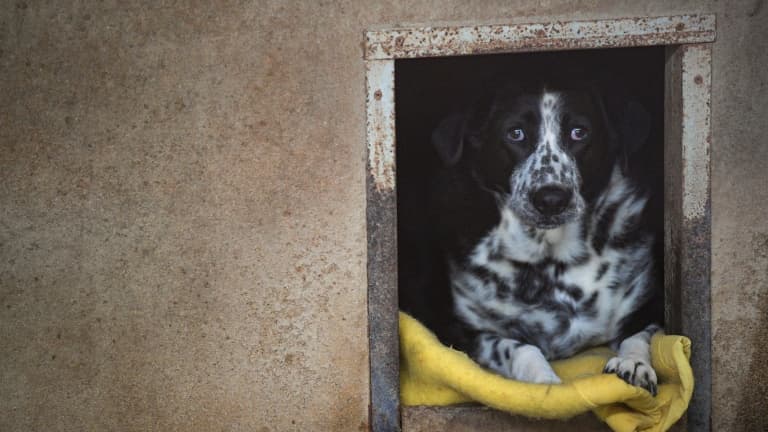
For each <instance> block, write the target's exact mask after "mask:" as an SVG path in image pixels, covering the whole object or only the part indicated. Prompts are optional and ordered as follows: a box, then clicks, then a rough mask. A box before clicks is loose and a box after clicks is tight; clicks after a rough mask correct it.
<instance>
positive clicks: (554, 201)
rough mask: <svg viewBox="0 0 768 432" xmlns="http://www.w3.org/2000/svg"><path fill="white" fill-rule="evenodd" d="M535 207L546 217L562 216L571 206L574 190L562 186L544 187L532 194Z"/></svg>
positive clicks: (531, 198)
mask: <svg viewBox="0 0 768 432" xmlns="http://www.w3.org/2000/svg"><path fill="white" fill-rule="evenodd" d="M529 199H530V201H531V203H532V204H533V207H534V208H535V209H536V210H537V211H538V212H539V213H541V214H542V215H543V216H545V217H553V216H557V215H560V214H561V213H563V212H564V211H565V210H566V209H568V208H569V207H570V205H571V201H572V199H573V190H572V189H570V188H565V187H562V186H557V185H552V186H542V187H540V188H538V189H536V190H534V191H532V192H531V193H530V197H529Z"/></svg>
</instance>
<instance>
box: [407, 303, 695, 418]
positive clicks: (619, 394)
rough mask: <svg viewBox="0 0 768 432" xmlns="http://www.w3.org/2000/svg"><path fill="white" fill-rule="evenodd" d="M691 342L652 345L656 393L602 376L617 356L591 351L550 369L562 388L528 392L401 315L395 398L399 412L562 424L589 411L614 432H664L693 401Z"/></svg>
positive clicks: (664, 339) (658, 340) (665, 339)
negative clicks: (455, 407) (500, 415)
mask: <svg viewBox="0 0 768 432" xmlns="http://www.w3.org/2000/svg"><path fill="white" fill-rule="evenodd" d="M690 346H691V342H690V340H689V339H687V338H685V337H683V336H668V335H663V334H657V335H655V336H654V337H653V338H652V340H651V357H652V362H653V367H654V369H655V370H656V374H657V375H658V377H659V393H658V395H657V396H656V397H655V398H654V397H653V396H651V394H650V393H648V392H647V391H645V390H643V389H641V388H638V387H635V386H632V385H629V384H627V383H625V382H624V381H622V380H621V379H620V378H619V377H617V376H615V375H611V374H603V373H602V370H603V367H604V366H605V363H606V362H607V361H608V359H609V358H611V357H612V356H613V355H614V353H613V352H612V351H611V350H609V349H607V348H594V349H591V350H588V351H586V352H584V353H581V354H579V355H577V356H575V357H573V358H570V359H567V360H560V361H556V362H553V363H552V367H553V368H554V370H555V372H557V375H558V376H559V377H560V379H561V380H562V381H563V384H558V385H548V384H532V383H525V382H521V381H514V380H510V379H507V378H504V377H502V376H500V375H497V374H495V373H492V372H489V371H487V370H485V369H483V368H482V367H480V366H479V365H477V363H475V362H474V361H472V360H471V359H470V358H469V357H468V356H467V355H466V354H464V353H463V352H461V351H457V350H454V349H452V348H448V347H446V346H444V345H442V344H441V343H440V342H439V341H438V339H437V338H436V337H435V335H434V334H432V333H431V332H430V331H429V330H428V329H427V328H426V327H424V326H423V325H422V324H421V323H419V322H418V321H416V320H415V319H413V318H412V317H410V316H409V315H407V314H405V313H403V312H401V313H400V357H401V358H400V396H401V401H402V403H403V404H404V405H451V404H457V403H464V402H472V401H475V402H480V403H483V404H485V405H488V406H490V407H493V408H496V409H499V410H503V411H507V412H510V413H513V414H519V415H524V416H528V417H535V418H547V419H567V418H569V417H573V416H575V415H578V414H581V413H584V412H586V411H587V410H592V411H593V412H594V413H595V414H596V415H597V416H598V417H599V418H600V419H601V420H603V421H604V422H605V423H607V424H608V425H609V426H610V427H611V428H612V429H613V430H614V431H617V432H630V431H666V430H667V429H669V428H670V427H671V426H672V425H673V424H674V423H675V422H676V421H677V420H678V419H679V418H680V417H681V416H682V415H683V413H684V412H685V410H686V409H687V408H688V402H689V401H690V400H691V394H692V393H693V372H692V370H691V366H690V363H689V358H690Z"/></svg>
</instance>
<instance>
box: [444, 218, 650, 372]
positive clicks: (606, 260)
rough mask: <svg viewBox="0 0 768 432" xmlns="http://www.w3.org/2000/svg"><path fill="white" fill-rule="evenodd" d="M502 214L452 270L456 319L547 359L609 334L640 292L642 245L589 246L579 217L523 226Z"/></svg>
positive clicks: (610, 336) (644, 246) (643, 260)
mask: <svg viewBox="0 0 768 432" xmlns="http://www.w3.org/2000/svg"><path fill="white" fill-rule="evenodd" d="M506 212H507V214H505V211H502V218H501V223H500V224H499V225H498V226H497V227H496V228H495V229H493V230H492V231H491V232H490V233H489V234H488V235H487V236H486V237H485V238H484V239H483V240H482V241H481V242H480V243H479V244H478V245H477V246H476V247H475V249H474V251H473V252H472V254H471V255H470V256H469V257H467V260H466V262H465V263H464V264H463V265H456V266H454V268H453V271H452V278H451V280H452V289H453V294H454V304H455V308H456V313H457V314H458V316H459V317H460V318H461V319H462V321H464V322H465V323H466V324H468V325H469V326H470V327H472V328H473V329H474V330H478V331H488V332H493V333H496V334H498V335H501V336H503V337H508V338H512V339H515V340H518V341H520V342H523V343H530V344H533V345H536V346H538V347H539V348H540V349H541V351H542V353H544V355H545V356H546V357H547V358H550V359H553V358H561V357H566V356H569V355H572V354H573V353H575V352H577V351H579V350H581V349H584V348H586V347H588V346H593V345H597V344H603V343H606V342H609V341H611V340H613V339H614V338H616V337H617V335H618V332H619V330H620V322H621V320H622V319H623V318H624V317H626V316H627V315H628V314H629V313H631V312H632V311H633V310H634V309H635V308H636V306H637V303H638V301H639V299H641V298H642V295H643V293H642V289H640V288H638V287H641V286H643V285H644V283H645V281H644V278H645V277H647V275H646V274H645V273H646V269H645V267H646V266H647V259H646V258H647V255H648V244H647V242H646V243H643V242H640V243H639V244H638V245H635V246H634V247H630V248H625V247H622V248H617V247H610V245H609V246H606V247H604V248H601V249H600V250H599V251H596V250H595V248H594V247H593V242H592V237H591V235H590V234H589V233H590V232H591V230H590V229H589V227H588V226H587V225H584V224H583V223H582V222H577V223H572V224H568V225H565V226H563V227H561V228H558V229H556V230H550V231H546V232H542V231H531V230H527V229H526V228H525V227H522V226H520V225H519V222H517V221H516V219H515V217H514V215H513V214H512V213H511V212H509V211H506Z"/></svg>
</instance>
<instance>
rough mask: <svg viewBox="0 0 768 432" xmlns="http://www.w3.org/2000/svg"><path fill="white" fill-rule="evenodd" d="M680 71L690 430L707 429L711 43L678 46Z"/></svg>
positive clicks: (684, 329) (683, 322) (683, 282)
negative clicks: (691, 380)
mask: <svg viewBox="0 0 768 432" xmlns="http://www.w3.org/2000/svg"><path fill="white" fill-rule="evenodd" d="M679 55H681V57H682V58H681V67H682V76H681V84H682V101H683V111H682V118H681V120H682V130H681V137H680V138H681V151H682V169H683V170H682V171H683V183H682V220H681V226H680V251H679V254H680V294H681V298H680V300H681V302H680V312H679V313H680V324H681V330H682V333H683V334H685V335H687V336H688V337H690V338H691V340H692V341H693V349H692V361H693V371H694V376H695V378H696V388H697V391H696V392H694V395H693V399H692V400H691V406H690V409H689V411H688V424H689V426H690V430H695V431H708V430H710V427H711V425H710V416H711V398H712V390H711V386H712V375H711V374H712V360H711V358H712V348H711V340H712V338H711V300H710V299H711V297H710V274H711V271H710V269H711V244H712V243H711V239H710V232H711V209H710V161H709V147H710V141H711V138H710V137H711V135H710V97H711V96H710V95H711V64H712V54H711V47H710V45H684V46H681V47H680V53H679Z"/></svg>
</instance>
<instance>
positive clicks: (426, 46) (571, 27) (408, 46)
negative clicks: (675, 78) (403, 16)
mask: <svg viewBox="0 0 768 432" xmlns="http://www.w3.org/2000/svg"><path fill="white" fill-rule="evenodd" d="M714 40H715V15H713V14H706V15H677V16H664V17H650V18H648V17H645V18H619V19H608V20H596V21H556V22H549V23H530V24H509V25H482V26H456V27H448V26H441V27H420V28H395V29H387V30H371V31H367V32H366V33H365V41H366V42H365V54H364V57H365V58H366V59H367V60H384V59H399V58H417V57H444V56H455V55H470V54H490V53H502V52H524V51H546V50H567V49H591V48H608V47H610V48H616V47H628V46H650V45H679V44H691V43H704V42H714Z"/></svg>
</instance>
